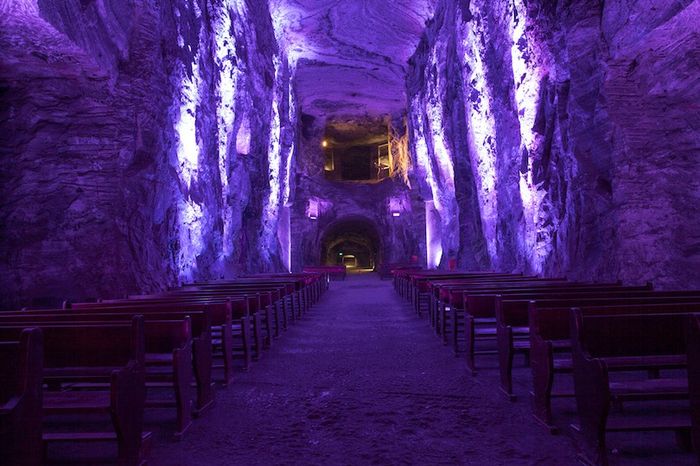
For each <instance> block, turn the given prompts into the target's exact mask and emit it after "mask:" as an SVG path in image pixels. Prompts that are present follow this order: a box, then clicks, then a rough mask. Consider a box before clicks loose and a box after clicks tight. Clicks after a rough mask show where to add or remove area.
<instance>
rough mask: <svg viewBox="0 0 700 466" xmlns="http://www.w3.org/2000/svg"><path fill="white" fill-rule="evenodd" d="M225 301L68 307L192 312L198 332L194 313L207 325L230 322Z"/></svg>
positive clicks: (76, 307)
mask: <svg viewBox="0 0 700 466" xmlns="http://www.w3.org/2000/svg"><path fill="white" fill-rule="evenodd" d="M231 301H232V304H233V303H234V301H240V302H241V303H242V304H243V305H245V302H244V301H243V300H231ZM230 306H231V305H229V304H228V303H227V300H220V301H219V302H212V301H206V300H203V301H200V300H196V299H195V300H191V301H188V300H184V299H183V300H180V299H171V298H164V299H149V300H138V301H136V300H120V301H116V300H115V301H109V302H101V303H72V304H71V307H70V309H71V310H74V311H75V312H78V313H82V312H99V313H115V312H131V313H134V314H139V313H143V314H144V315H146V314H149V313H154V314H169V313H172V314H187V313H192V314H193V321H192V325H193V331H194V332H195V333H199V331H198V328H199V323H198V322H197V318H195V317H194V313H204V314H206V318H207V319H208V321H209V322H208V323H209V325H210V326H211V325H225V324H226V323H229V324H230V323H231V310H230Z"/></svg>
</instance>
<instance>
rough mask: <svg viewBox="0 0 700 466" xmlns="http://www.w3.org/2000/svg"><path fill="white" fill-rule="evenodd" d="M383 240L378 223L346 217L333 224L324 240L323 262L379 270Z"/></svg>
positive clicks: (322, 249) (326, 231)
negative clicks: (378, 229)
mask: <svg viewBox="0 0 700 466" xmlns="http://www.w3.org/2000/svg"><path fill="white" fill-rule="evenodd" d="M381 250H382V248H381V240H380V237H379V233H378V231H377V227H376V226H375V225H374V223H373V222H372V221H371V220H369V219H366V218H363V217H346V218H342V219H340V220H336V221H335V222H333V223H332V224H330V225H329V226H328V227H327V228H326V230H325V231H324V233H323V235H322V237H321V261H322V263H323V264H325V265H342V264H344V265H345V266H347V267H348V268H349V269H376V268H377V267H378V266H379V264H380V263H381Z"/></svg>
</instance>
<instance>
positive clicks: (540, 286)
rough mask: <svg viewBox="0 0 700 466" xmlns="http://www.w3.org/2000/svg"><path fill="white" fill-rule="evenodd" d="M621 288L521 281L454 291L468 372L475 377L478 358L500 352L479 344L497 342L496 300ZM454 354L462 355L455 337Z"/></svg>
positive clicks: (456, 332) (455, 329)
mask: <svg viewBox="0 0 700 466" xmlns="http://www.w3.org/2000/svg"><path fill="white" fill-rule="evenodd" d="M616 286H619V285H617V284H587V283H570V282H564V281H549V280H541V281H522V282H507V283H498V284H492V285H489V284H483V285H482V284H479V285H474V286H471V287H470V288H469V289H459V290H451V291H450V293H451V294H452V295H455V294H456V295H457V297H456V298H454V297H453V298H451V299H452V300H453V302H454V300H455V299H459V297H461V298H462V300H463V304H462V309H461V311H462V312H461V314H462V315H463V316H464V317H463V320H464V331H463V334H464V340H465V346H466V353H465V356H466V361H467V368H468V369H469V371H470V372H471V374H472V375H475V374H476V356H477V355H480V354H495V353H496V352H497V349H496V348H495V345H494V348H493V349H486V350H478V349H477V348H476V343H477V341H479V340H482V341H484V340H486V341H488V340H491V341H494V342H495V340H496V303H495V300H496V296H498V295H502V294H510V293H532V292H538V291H539V292H541V293H548V292H553V293H554V292H557V291H570V290H579V291H597V290H607V289H610V288H611V287H616ZM459 311H460V310H459V309H455V310H454V311H453V312H454V314H455V318H454V319H455V323H454V327H453V334H455V335H457V334H458V328H459V327H458V322H457V315H458V314H459ZM454 349H455V354H458V352H459V342H458V340H457V337H456V336H455V337H454Z"/></svg>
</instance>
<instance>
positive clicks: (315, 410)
mask: <svg viewBox="0 0 700 466" xmlns="http://www.w3.org/2000/svg"><path fill="white" fill-rule="evenodd" d="M520 371H521V372H518V373H516V377H517V375H518V374H521V373H526V369H521V370H520ZM526 384H527V380H526V381H525V382H523V383H521V384H519V385H518V386H517V389H518V390H520V391H521V392H522V393H523V394H524V393H525V392H526V386H525V385H526ZM496 387H497V373H496V371H495V370H483V371H481V372H480V373H479V375H478V376H477V377H471V376H468V375H467V374H466V371H465V364H464V362H463V361H462V360H461V359H458V358H455V357H454V356H453V354H452V352H451V350H450V349H449V348H448V347H445V346H443V345H442V344H441V342H440V341H439V340H438V339H437V338H436V337H435V336H434V335H433V333H432V332H431V329H430V326H429V325H428V323H427V322H426V321H425V319H420V318H418V317H417V316H415V314H414V313H413V312H412V310H411V309H410V307H409V306H408V305H407V304H405V303H404V302H403V301H401V300H400V298H399V297H398V296H397V295H395V293H394V291H393V288H392V287H391V282H389V281H380V280H379V279H378V278H377V277H376V276H375V275H374V274H364V275H355V276H350V277H349V278H348V280H347V281H345V282H334V283H332V284H331V289H330V291H329V292H327V293H326V294H325V295H324V297H323V298H322V300H321V302H320V303H318V304H317V305H316V306H315V307H314V308H313V309H312V310H311V311H310V312H309V313H308V314H307V315H306V316H305V317H304V319H303V320H302V321H300V322H298V323H297V324H296V325H293V326H292V327H291V328H290V329H289V330H288V331H287V332H286V333H285V334H283V335H282V337H281V338H280V339H279V340H276V341H275V345H274V347H273V348H272V350H271V351H269V352H268V353H266V354H265V355H264V357H263V359H262V360H261V361H259V362H258V363H256V364H255V365H254V366H253V368H252V369H251V370H250V371H249V372H248V373H240V374H239V375H238V378H237V380H236V381H235V383H234V384H233V385H232V386H231V387H229V388H228V389H222V390H219V391H218V393H217V404H216V406H215V408H214V409H213V410H212V411H210V412H208V413H206V415H204V417H203V418H201V419H198V420H196V421H195V423H194V425H193V426H192V428H191V430H190V431H189V432H188V435H187V436H186V438H185V439H184V440H183V441H182V442H180V443H173V442H172V441H169V440H166V437H167V435H166V433H163V432H160V433H159V434H158V438H157V440H156V442H155V445H154V450H153V452H152V455H151V464H155V465H205V464H206V465H216V464H222V465H223V464H243V465H249V464H250V465H252V464H260V465H263V464H264V465H269V464H305V465H307V464H431V465H432V464H475V465H486V464H488V465H491V464H494V465H495V464H513V465H518V464H546V465H550V464H551V465H569V464H576V459H575V454H576V448H575V446H574V442H573V440H572V439H570V438H569V437H568V436H567V435H558V436H552V435H549V434H548V433H547V432H545V430H544V429H542V428H541V427H540V426H539V425H537V424H536V423H535V422H534V421H533V419H532V417H531V415H530V409H529V403H528V402H527V401H526V397H524V396H523V397H521V400H520V401H518V402H515V403H512V402H508V401H506V400H505V398H504V397H503V396H502V395H501V394H500V393H499V392H498V390H497V389H496ZM671 448H672V449H673V444H672V439H671ZM641 456H645V455H644V454H642V455H641ZM678 458H680V459H682V460H689V462H688V463H687V464H692V462H690V461H691V460H690V458H691V457H690V456H689V455H687V454H682V455H675V454H672V456H671V459H673V461H674V462H675V463H677V461H676V460H678ZM662 459H663V457H662ZM665 459H666V460H668V459H669V458H668V457H667V458H665ZM637 460H640V458H639V457H637V458H636V460H633V461H631V462H628V461H623V463H625V464H663V463H657V462H656V461H653V462H652V463H648V462H643V463H638V462H637ZM664 462H665V461H664ZM621 464H622V463H621ZM667 464H668V463H667Z"/></svg>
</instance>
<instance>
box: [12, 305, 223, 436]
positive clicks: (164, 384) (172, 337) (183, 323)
mask: <svg viewBox="0 0 700 466" xmlns="http://www.w3.org/2000/svg"><path fill="white" fill-rule="evenodd" d="M55 314H56V315H52V314H39V313H35V312H30V313H29V317H27V318H24V319H23V322H21V323H14V324H12V323H9V322H8V319H9V320H13V316H4V315H3V316H2V321H1V322H2V323H0V325H1V326H2V327H3V328H10V327H13V326H14V327H18V326H19V327H21V326H26V325H32V326H39V327H41V328H45V327H46V326H51V327H52V328H58V327H60V326H63V327H73V326H83V327H86V328H88V327H99V326H108V325H118V324H119V323H125V322H128V321H129V320H131V319H132V318H133V317H134V314H133V312H132V311H130V310H129V311H126V312H125V313H124V315H123V316H106V317H104V316H103V315H102V314H100V313H97V312H93V313H90V314H83V315H82V316H81V317H80V318H79V320H77V321H76V320H72V319H71V318H70V317H69V318H66V317H65V315H60V313H55ZM165 317H166V318H167V319H169V320H160V319H153V318H148V319H144V317H143V314H142V315H139V316H138V318H139V319H140V320H141V321H144V320H145V322H144V323H143V328H144V345H145V346H144V352H145V353H144V354H145V356H144V357H145V359H144V361H143V363H144V365H145V368H146V372H145V376H146V381H147V386H148V387H151V388H156V387H158V388H170V389H172V391H173V394H174V399H175V401H171V400H168V399H163V398H157V397H152V396H149V397H147V399H146V407H147V408H171V407H174V408H175V412H176V416H177V420H176V432H175V438H176V439H180V438H181V437H182V436H183V435H184V433H185V431H186V430H187V429H188V428H189V427H190V425H191V424H192V415H193V412H198V411H195V406H194V397H193V394H192V389H191V385H192V382H193V376H194V370H193V366H194V364H193V356H192V355H193V347H192V346H193V340H192V324H191V317H190V316H189V315H182V316H180V317H181V318H180V319H175V317H177V316H174V315H167V316H165ZM19 318H22V316H19ZM207 345H208V346H209V347H211V345H210V344H209V343H207ZM210 366H211V360H209V367H210ZM209 371H210V369H209ZM202 374H203V375H205V376H206V375H207V368H206V367H204V368H202ZM210 374H211V373H210V372H208V375H209V376H210ZM77 378H78V380H76V381H75V383H74V385H73V386H75V387H81V386H83V385H84V383H89V384H91V385H89V387H92V384H93V383H94V381H90V380H86V379H87V378H86V377H85V374H83V373H82V372H81V373H80V374H79V376H78V377H77ZM99 378H102V379H104V377H99ZM64 379H65V380H69V379H70V377H63V376H61V377H58V379H57V380H60V381H62V382H64V381H65V380H64ZM103 381H104V380H101V381H98V382H103ZM210 389H211V387H210ZM198 393H203V394H206V395H207V396H209V397H212V398H213V393H209V392H207V391H205V390H203V389H198ZM201 401H202V403H203V406H202V409H206V408H208V407H209V406H210V405H211V403H212V402H213V399H208V400H206V399H203V400H201Z"/></svg>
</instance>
